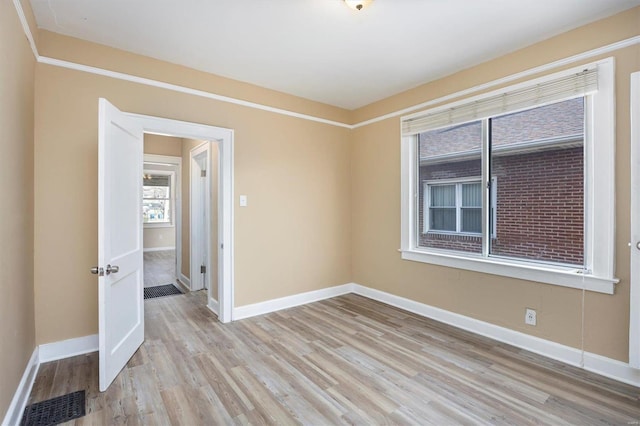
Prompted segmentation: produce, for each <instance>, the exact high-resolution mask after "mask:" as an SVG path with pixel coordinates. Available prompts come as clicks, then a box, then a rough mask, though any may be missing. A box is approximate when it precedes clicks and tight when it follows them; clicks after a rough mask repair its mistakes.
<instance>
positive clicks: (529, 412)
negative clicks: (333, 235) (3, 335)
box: [30, 292, 640, 425]
mask: <svg viewBox="0 0 640 426" xmlns="http://www.w3.org/2000/svg"><path fill="white" fill-rule="evenodd" d="M205 297H206V295H205V292H198V293H192V294H188V295H181V296H173V297H165V298H158V299H152V300H147V301H146V302H145V308H146V313H145V317H146V340H145V343H144V344H143V346H142V347H141V348H140V350H139V351H138V352H137V353H136V355H135V356H134V357H133V359H131V361H130V362H129V363H128V365H127V366H126V367H125V369H124V370H123V371H122V372H121V373H120V375H119V376H118V377H117V378H116V380H115V382H114V383H113V384H112V385H111V387H110V388H109V389H108V391H107V392H105V393H103V394H101V393H99V392H98V390H97V372H98V371H97V368H98V367H97V355H96V354H91V355H86V356H78V357H75V358H70V359H66V360H61V361H57V362H52V363H48V364H44V365H43V366H42V367H41V369H40V371H39V373H38V377H37V380H36V383H35V385H34V388H33V392H32V395H31V398H30V401H31V402H35V401H40V400H44V399H48V398H51V397H54V396H58V395H63V394H65V393H68V392H72V391H75V390H80V389H86V390H87V410H88V414H87V416H86V417H84V418H82V419H78V420H77V421H76V422H75V423H76V424H123V423H127V424H153V425H155V424H184V425H198V424H206V425H213V424H236V423H237V424H248V423H251V424H300V423H302V424H307V425H328V424H367V425H369V424H420V425H425V424H435V425H449V424H516V425H524V424H552V425H561V424H579V425H584V424H618V425H627V424H638V423H637V422H638V420H640V404H639V402H638V396H639V395H640V389H638V388H635V387H632V386H628V385H624V384H621V383H618V382H615V381H612V380H609V379H606V378H603V377H600V376H597V375H594V374H590V373H587V372H584V371H582V370H580V369H577V368H573V367H570V366H566V365H563V364H561V363H559V362H555V361H551V360H549V359H546V358H543V357H540V356H537V355H534V354H531V353H528V352H525V351H522V350H519V349H516V348H513V347H511V346H508V345H504V344H500V343H496V342H494V341H492V340H489V339H486V338H482V337H479V336H475V335H473V334H471V333H467V332H463V331H460V330H457V329H455V328H452V327H449V326H445V325H442V324H440V323H437V322H434V321H431V320H427V319H423V318H421V317H418V316H416V315H413V314H410V313H407V312H405V311H402V310H399V309H396V308H393V307H389V306H387V305H384V304H381V303H378V302H374V301H371V300H369V299H366V298H363V297H360V296H356V295H347V296H341V297H337V298H334V299H330V300H326V301H322V302H317V303H313V304H310V305H306V306H301V307H297V308H292V309H289V310H285V311H281V312H277V313H272V314H268V315H263V316H260V317H256V318H250V319H246V320H242V321H238V322H235V323H231V324H227V325H222V324H220V323H218V322H216V318H215V316H214V315H213V314H211V313H210V312H209V311H208V310H207V308H206V307H205V303H204V302H205V300H204V299H205Z"/></svg>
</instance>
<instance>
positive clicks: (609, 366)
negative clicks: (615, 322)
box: [233, 283, 640, 387]
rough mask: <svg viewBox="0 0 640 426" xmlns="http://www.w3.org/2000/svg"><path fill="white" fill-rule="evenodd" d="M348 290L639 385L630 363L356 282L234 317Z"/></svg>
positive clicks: (249, 309) (241, 310) (262, 304)
mask: <svg viewBox="0 0 640 426" xmlns="http://www.w3.org/2000/svg"><path fill="white" fill-rule="evenodd" d="M348 293H355V294H358V295H360V296H364V297H367V298H369V299H373V300H377V301H379V302H382V303H386V304H387V305H391V306H395V307H397V308H400V309H404V310H406V311H409V312H413V313H415V314H417V315H420V316H423V317H425V318H430V319H433V320H436V321H439V322H442V323H445V324H448V325H452V326H454V327H457V328H461V329H463V330H466V331H470V332H472V333H475V334H479V335H481V336H485V337H489V338H491V339H494V340H497V341H499V342H503V343H507V344H510V345H513V346H515V347H517V348H521V349H525V350H528V351H530V352H534V353H536V354H539V355H542V356H546V357H548V358H552V359H555V360H558V361H562V362H564V363H566V364H569V365H573V366H575V367H579V368H583V369H585V370H587V371H591V372H593V373H597V374H600V375H602V376H605V377H609V378H611V379H614V380H617V381H620V382H623V383H627V384H630V385H633V386H638V387H640V370H636V369H634V368H632V367H631V366H629V364H627V363H624V362H621V361H618V360H614V359H611V358H607V357H604V356H601V355H597V354H593V353H590V352H585V351H582V350H581V349H578V348H572V347H570V346H566V345H562V344H560V343H556V342H552V341H550V340H545V339H541V338H539V337H535V336H531V335H529V334H525V333H521V332H519V331H515V330H511V329H509V328H505V327H501V326H499V325H495V324H491V323H488V322H484V321H480V320H477V319H475V318H471V317H467V316H464V315H460V314H456V313H455V312H450V311H447V310H444V309H441V308H437V307H435V306H430V305H427V304H425V303H420V302H416V301H415V300H411V299H407V298H404V297H400V296H396V295H394V294H391V293H386V292H384V291H380V290H376V289H372V288H369V287H365V286H363V285H360V284H355V283H350V284H344V285H339V286H336V287H329V288H326V289H322V290H316V291H310V292H307V293H301V294H296V295H293V296H287V297H281V298H278V299H273V300H267V301H265V302H260V303H255V304H252V305H245V306H240V307H237V308H234V310H233V320H240V319H245V318H250V317H253V316H257V315H263V314H267V313H270V312H276V311H279V310H282V309H287V308H292V307H294V306H300V305H304V304H306V303H312V302H317V301H320V300H324V299H329V298H331V297H336V296H340V295H343V294H348Z"/></svg>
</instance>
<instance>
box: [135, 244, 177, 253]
mask: <svg viewBox="0 0 640 426" xmlns="http://www.w3.org/2000/svg"><path fill="white" fill-rule="evenodd" d="M175 249H176V248H175V246H171V247H149V248H144V249H142V251H143V252H145V253H148V252H150V251H167V250H175Z"/></svg>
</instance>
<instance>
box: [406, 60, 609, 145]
mask: <svg viewBox="0 0 640 426" xmlns="http://www.w3.org/2000/svg"><path fill="white" fill-rule="evenodd" d="M597 90H598V68H597V67H593V68H591V69H586V70H584V71H582V72H580V73H576V74H570V75H566V76H563V77H560V78H557V79H554V80H549V81H545V82H542V83H539V84H534V85H531V86H528V87H524V88H519V89H515V90H511V91H507V92H505V93H501V94H498V95H494V96H489V97H486V98H483V99H479V100H477V101H472V102H469V103H465V104H462V105H458V106H455V107H452V108H448V109H445V110H439V111H434V112H431V113H430V112H426V113H425V114H419V115H417V116H414V117H412V118H407V119H405V120H403V122H402V135H403V136H411V135H415V134H418V133H422V132H424V131H427V130H431V129H436V128H439V127H445V126H451V125H454V124H460V123H466V122H469V121H473V120H478V119H483V118H487V117H492V116H496V115H501V114H505V113H509V112H515V111H518V110H522V109H526V108H530V107H533V106H539V105H544V104H548V103H552V102H556V101H561V100H565V99H570V98H575V97H579V96H585V95H588V94H590V93H593V92H596V91H597Z"/></svg>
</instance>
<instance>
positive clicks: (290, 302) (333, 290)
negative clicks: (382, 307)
mask: <svg viewBox="0 0 640 426" xmlns="http://www.w3.org/2000/svg"><path fill="white" fill-rule="evenodd" d="M351 292H352V285H351V284H343V285H339V286H335V287H329V288H323V289H321V290H314V291H308V292H306V293H300V294H294V295H292V296H286V297H281V298H279V299H272V300H267V301H265V302H260V303H254V304H252V305H244V306H239V307H237V308H233V321H236V320H240V319H244V318H249V317H254V316H256V315H263V314H268V313H270V312H275V311H280V310H282V309H287V308H293V307H294V306H299V305H305V304H307V303H312V302H317V301H319V300H324V299H329V298H331V297H336V296H341V295H343V294H347V293H351Z"/></svg>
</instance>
